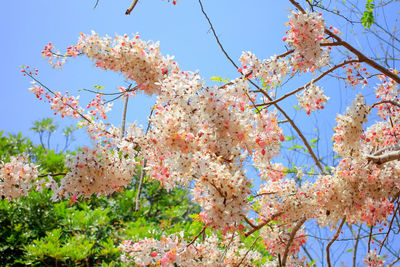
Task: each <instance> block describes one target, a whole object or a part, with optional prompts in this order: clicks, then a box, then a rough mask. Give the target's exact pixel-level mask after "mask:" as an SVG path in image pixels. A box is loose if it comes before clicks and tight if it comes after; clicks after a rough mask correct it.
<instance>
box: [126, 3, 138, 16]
mask: <svg viewBox="0 0 400 267" xmlns="http://www.w3.org/2000/svg"><path fill="white" fill-rule="evenodd" d="M138 1H139V0H133V1H132V3H131V5H130V6H129V7H128V9H127V10H126V11H125V15H129V14H131V12H132V10H133V9H134V8H135V6H136V4H137V2H138Z"/></svg>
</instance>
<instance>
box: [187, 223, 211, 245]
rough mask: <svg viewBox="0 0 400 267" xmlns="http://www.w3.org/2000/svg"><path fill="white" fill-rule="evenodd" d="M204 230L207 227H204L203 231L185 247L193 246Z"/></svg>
mask: <svg viewBox="0 0 400 267" xmlns="http://www.w3.org/2000/svg"><path fill="white" fill-rule="evenodd" d="M206 228H207V227H205V226H204V227H203V229H202V230H201V231H200V232H199V233H198V234H197V235H196V236H195V237H194V238H193V240H192V241H191V242H190V243H189V244H187V246H186V247H189V246H191V245H193V243H194V241H196V239H197V238H199V236H200V235H201V234H202V233H204V232H205V231H206Z"/></svg>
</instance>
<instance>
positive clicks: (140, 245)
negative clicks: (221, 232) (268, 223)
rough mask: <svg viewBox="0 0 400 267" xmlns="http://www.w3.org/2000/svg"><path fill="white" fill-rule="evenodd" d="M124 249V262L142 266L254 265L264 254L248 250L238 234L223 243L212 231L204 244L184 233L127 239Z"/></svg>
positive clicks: (123, 243) (226, 238)
mask: <svg viewBox="0 0 400 267" xmlns="http://www.w3.org/2000/svg"><path fill="white" fill-rule="evenodd" d="M224 246H225V248H224ZM121 248H122V252H123V255H122V261H123V262H125V263H128V264H131V263H135V264H137V265H140V266H148V265H152V266H153V265H159V266H176V265H178V266H182V267H184V266H188V267H189V266H199V267H200V266H238V265H239V263H240V262H241V264H243V265H244V266H254V265H256V264H257V263H260V262H261V257H262V255H261V254H260V253H259V252H257V251H248V250H247V249H246V248H245V247H244V244H243V243H242V242H241V241H240V238H239V235H236V236H226V237H223V240H222V242H221V239H220V238H219V237H217V235H215V234H211V235H208V236H206V238H205V239H204V240H203V242H201V243H200V242H193V243H192V242H191V243H188V242H187V241H185V239H184V238H183V233H182V232H181V233H178V234H173V235H170V236H167V237H162V238H161V239H160V240H157V239H153V238H146V239H144V240H141V241H139V242H135V243H134V242H132V241H131V240H125V241H123V242H122V244H121ZM245 255H246V256H245Z"/></svg>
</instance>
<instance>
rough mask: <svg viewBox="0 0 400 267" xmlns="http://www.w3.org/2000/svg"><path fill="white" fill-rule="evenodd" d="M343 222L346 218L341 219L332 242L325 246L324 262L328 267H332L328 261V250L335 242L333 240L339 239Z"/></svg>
mask: <svg viewBox="0 0 400 267" xmlns="http://www.w3.org/2000/svg"><path fill="white" fill-rule="evenodd" d="M345 221H346V216H345V217H344V218H343V219H342V222H341V223H340V225H339V228H338V229H337V231H336V234H335V235H334V236H333V238H332V240H331V241H330V242H329V243H328V245H327V246H326V262H327V263H328V267H332V265H331V260H330V254H329V248H330V247H331V246H332V244H333V242H335V240H336V239H337V238H338V237H339V234H340V232H341V231H342V227H343V224H344V222H345Z"/></svg>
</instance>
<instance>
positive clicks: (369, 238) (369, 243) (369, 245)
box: [367, 225, 374, 253]
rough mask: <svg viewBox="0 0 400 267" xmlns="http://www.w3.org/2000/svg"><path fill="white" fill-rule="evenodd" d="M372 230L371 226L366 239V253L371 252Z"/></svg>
mask: <svg viewBox="0 0 400 267" xmlns="http://www.w3.org/2000/svg"><path fill="white" fill-rule="evenodd" d="M372 228H374V226H373V225H371V227H370V228H369V237H368V251H367V252H368V253H369V251H370V250H371V239H372Z"/></svg>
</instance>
